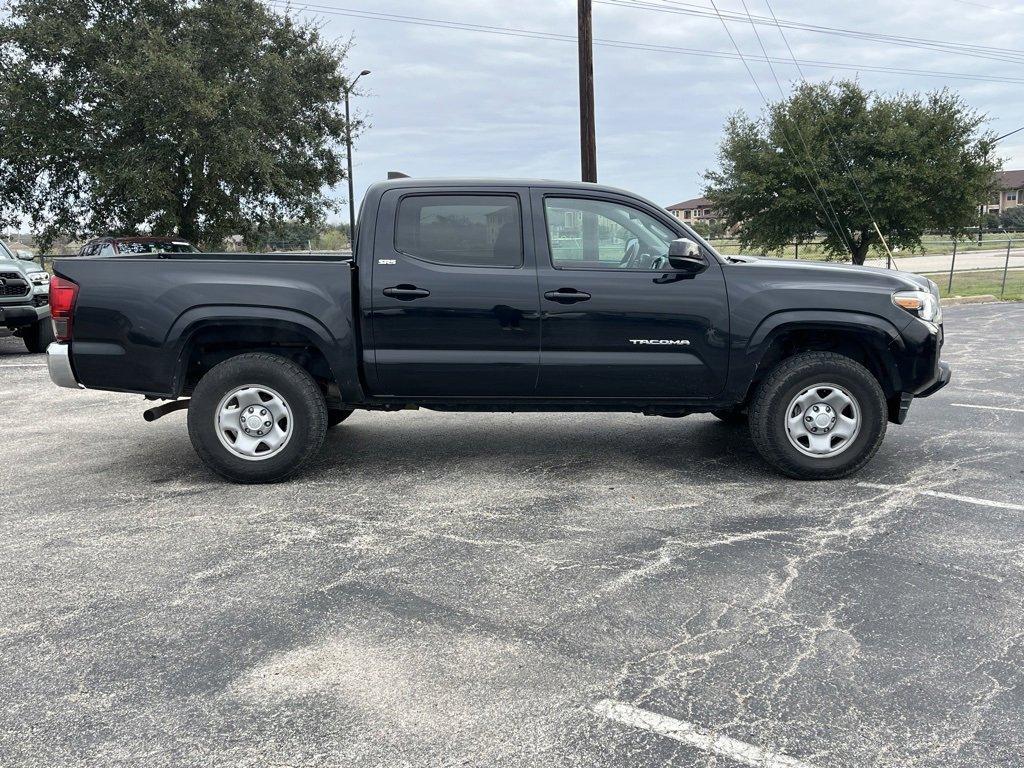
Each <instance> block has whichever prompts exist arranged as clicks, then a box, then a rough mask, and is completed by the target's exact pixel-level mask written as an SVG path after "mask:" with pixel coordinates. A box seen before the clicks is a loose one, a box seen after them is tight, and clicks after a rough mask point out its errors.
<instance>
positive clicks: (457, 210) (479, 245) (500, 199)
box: [395, 195, 523, 268]
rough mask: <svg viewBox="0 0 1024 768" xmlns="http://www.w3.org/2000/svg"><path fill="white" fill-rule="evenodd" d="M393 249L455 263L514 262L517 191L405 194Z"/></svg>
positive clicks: (519, 243)
mask: <svg viewBox="0 0 1024 768" xmlns="http://www.w3.org/2000/svg"><path fill="white" fill-rule="evenodd" d="M395 250H397V251H399V252H400V253H404V254H406V255H408V256H412V257H413V258H416V259H421V260H423V261H429V262H432V263H434V264H445V265H448V266H454V267H506V268H507V267H518V266H521V265H522V263H523V231H522V215H521V212H520V208H519V198H518V197H516V196H515V195H409V196H407V197H404V198H402V201H401V203H400V204H399V207H398V220H397V223H396V227H395Z"/></svg>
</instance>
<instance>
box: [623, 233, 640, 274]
mask: <svg viewBox="0 0 1024 768" xmlns="http://www.w3.org/2000/svg"><path fill="white" fill-rule="evenodd" d="M639 255H640V241H639V240H638V239H637V238H635V237H634V238H632V239H630V240H629V241H628V242H627V243H626V250H625V251H624V252H623V254H622V260H621V261H620V262H619V267H621V268H623V269H628V268H631V267H633V266H635V264H634V262H635V261H636V260H637V257H638V256H639Z"/></svg>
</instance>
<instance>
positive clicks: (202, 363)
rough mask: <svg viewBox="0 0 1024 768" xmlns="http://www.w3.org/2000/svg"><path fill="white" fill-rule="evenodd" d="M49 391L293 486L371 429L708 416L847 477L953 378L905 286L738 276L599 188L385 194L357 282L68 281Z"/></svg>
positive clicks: (870, 278) (175, 275)
mask: <svg viewBox="0 0 1024 768" xmlns="http://www.w3.org/2000/svg"><path fill="white" fill-rule="evenodd" d="M50 293H51V304H52V314H53V324H54V330H55V333H56V337H57V341H56V342H55V343H54V344H52V345H51V346H50V347H49V350H48V362H49V368H50V375H51V377H52V379H53V381H54V382H56V383H57V384H59V385H61V386H65V387H83V388H89V389H101V390H111V391H116V392H135V393H140V394H142V395H145V396H146V397H147V398H150V399H152V400H166V401H168V402H166V403H164V404H162V405H158V406H155V407H153V408H151V409H150V410H148V411H147V412H146V414H145V415H146V417H147V419H149V420H152V419H154V418H157V417H159V416H162V415H164V414H166V413H169V412H170V411H173V410H177V409H181V408H187V409H188V415H187V421H188V432H189V436H190V438H191V441H192V445H193V446H194V447H195V450H196V451H197V453H198V454H199V456H200V457H201V458H202V460H203V461H204V462H205V463H206V464H207V465H208V466H209V467H210V468H211V469H212V470H214V471H215V472H217V473H219V474H221V475H222V476H224V477H226V478H228V479H230V480H234V481H238V482H271V481H277V480H281V479H283V478H285V477H288V476H289V475H291V474H293V473H294V472H295V471H296V470H297V469H298V468H299V467H301V466H302V464H303V463H304V462H306V461H307V460H308V459H309V458H310V457H311V456H313V455H314V454H315V453H316V452H317V451H318V450H319V449H320V447H321V444H322V442H323V440H324V435H325V432H326V430H327V429H329V428H331V427H334V426H335V425H338V424H340V423H341V422H343V421H344V420H345V419H346V418H347V417H348V416H349V415H350V414H352V412H353V411H354V410H356V409H363V410H379V411H399V410H403V409H408V408H428V409H433V410H437V411H506V412H508V411H517V412H518V411H577V412H592V411H626V412H635V413H642V414H648V415H652V416H669V417H677V416H684V415H687V414H693V413H712V414H714V415H715V416H717V417H719V418H720V419H722V420H724V421H729V422H746V423H747V424H748V425H749V430H750V436H751V438H752V440H753V443H754V445H755V446H756V448H757V450H758V451H759V452H760V454H761V456H763V457H764V459H765V460H766V461H767V462H768V463H769V464H771V465H772V466H774V467H775V468H776V469H778V470H779V471H781V472H782V473H784V474H786V475H789V476H791V477H795V478H806V479H825V478H838V477H842V476H845V475H849V474H850V473H852V472H855V471H857V470H858V469H860V468H861V467H863V466H864V465H865V464H866V463H867V462H868V461H869V460H870V459H871V457H872V456H873V455H874V454H875V452H876V451H877V450H878V448H879V445H880V444H881V442H882V438H883V437H884V435H885V431H886V426H887V424H888V423H889V422H894V423H897V424H899V423H902V422H903V421H904V419H905V418H906V417H907V413H908V410H909V408H910V405H911V402H912V400H913V399H914V398H916V397H927V396H928V395H930V394H932V393H933V392H935V391H936V390H938V389H939V388H941V387H942V386H944V385H945V384H946V383H947V382H948V381H949V377H950V368H949V366H948V365H947V364H945V363H943V362H941V361H940V351H941V349H942V342H943V327H942V317H941V309H940V305H939V297H938V291H937V288H936V286H935V284H934V283H932V282H931V281H929V280H927V279H925V278H923V277H919V276H916V275H912V274H906V273H901V272H894V271H887V270H883V269H873V268H865V267H852V266H846V265H839V264H824V263H808V262H797V261H783V260H778V259H756V258H751V257H726V256H722V255H720V254H718V253H717V252H716V251H715V249H714V248H713V247H712V246H711V245H710V244H709V243H708V242H706V241H705V240H704V239H702V238H701V237H700V236H699V235H697V234H696V233H695V232H694V231H693V230H692V229H690V228H689V227H687V225H686V224H684V223H683V222H681V221H679V220H677V219H675V218H674V217H672V216H671V215H670V214H668V213H667V212H666V211H665V210H664V209H662V208H660V207H658V206H657V205H654V204H653V203H650V202H647V201H646V200H643V199H641V198H639V197H637V196H635V195H633V194H630V193H628V192H624V191H621V190H617V189H612V188H608V187H604V186H598V185H594V184H579V183H559V182H548V181H544V182H541V181H470V180H442V181H425V180H414V179H401V180H394V181H389V182H385V183H380V184H377V185H375V186H373V187H371V188H370V189H369V190H368V192H367V194H366V197H365V199H364V201H363V204H362V208H361V211H360V216H359V225H358V228H357V233H356V238H355V248H354V252H353V255H352V256H351V258H348V257H345V258H342V257H338V256H330V255H326V254H324V255H318V254H304V255H299V254H293V255H284V254H233V253H225V254H192V253H161V254H137V255H132V256H124V257H120V256H119V257H114V258H107V259H90V258H82V259H71V260H58V261H57V262H56V265H55V277H54V279H53V282H52V284H51V290H50Z"/></svg>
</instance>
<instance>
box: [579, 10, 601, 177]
mask: <svg viewBox="0 0 1024 768" xmlns="http://www.w3.org/2000/svg"><path fill="white" fill-rule="evenodd" d="M577 2H578V10H579V35H578V37H579V49H580V158H581V160H582V162H581V165H582V170H583V181H590V182H596V181H597V129H596V127H595V125H594V31H593V24H592V19H593V11H592V4H591V0H577Z"/></svg>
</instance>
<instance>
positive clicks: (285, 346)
mask: <svg viewBox="0 0 1024 768" xmlns="http://www.w3.org/2000/svg"><path fill="white" fill-rule="evenodd" d="M249 352H265V353H268V354H272V355H280V356H281V357H285V358H288V359H289V360H291V361H292V362H294V363H296V364H297V365H299V366H301V367H302V368H304V369H305V370H306V371H308V372H309V374H310V375H311V376H312V377H313V379H314V380H315V381H316V382H317V384H318V385H319V386H320V389H321V390H322V391H323V393H324V396H325V397H326V398H327V400H328V404H329V405H330V404H331V403H332V402H333V401H335V400H336V401H338V402H340V399H341V398H340V393H339V391H338V385H337V383H336V381H335V379H334V374H333V373H332V372H331V366H330V364H329V363H328V362H327V358H326V357H325V356H324V353H323V351H322V350H321V349H320V348H319V347H318V346H317V345H316V344H315V343H313V342H312V341H311V340H310V338H309V336H308V335H306V334H305V333H303V332H302V331H300V330H298V329H296V328H293V327H289V326H288V325H287V324H263V323H258V324H251V325H249V324H236V323H231V324H227V325H216V326H207V327H205V328H200V329H199V330H198V331H196V332H195V333H194V334H192V336H191V337H190V338H189V340H188V343H187V346H186V348H185V350H184V352H183V354H182V357H181V359H182V363H181V369H180V375H181V376H180V382H181V393H182V395H183V396H188V395H191V394H192V390H193V389H195V386H196V384H197V383H198V382H199V380H200V379H201V378H202V377H203V376H204V375H205V374H206V373H207V372H208V371H209V370H210V369H211V368H213V367H214V366H216V365H217V364H219V363H222V362H224V361H225V360H227V359H229V358H231V357H235V356H237V355H242V354H246V353H249Z"/></svg>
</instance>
